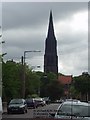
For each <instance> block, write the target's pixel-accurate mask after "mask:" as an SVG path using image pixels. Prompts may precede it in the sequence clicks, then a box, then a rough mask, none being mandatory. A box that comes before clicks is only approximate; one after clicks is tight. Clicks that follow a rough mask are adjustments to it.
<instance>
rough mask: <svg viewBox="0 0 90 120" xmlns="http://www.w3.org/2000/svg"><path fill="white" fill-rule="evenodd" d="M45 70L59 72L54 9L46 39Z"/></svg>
mask: <svg viewBox="0 0 90 120" xmlns="http://www.w3.org/2000/svg"><path fill="white" fill-rule="evenodd" d="M44 72H45V73H48V72H53V73H56V74H57V73H58V56H57V41H56V38H55V35H54V26H53V17H52V11H50V17H49V26H48V34H47V38H46V40H45V55H44Z"/></svg>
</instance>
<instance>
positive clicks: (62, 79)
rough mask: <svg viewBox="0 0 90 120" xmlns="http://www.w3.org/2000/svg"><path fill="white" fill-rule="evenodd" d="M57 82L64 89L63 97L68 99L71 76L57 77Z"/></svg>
mask: <svg viewBox="0 0 90 120" xmlns="http://www.w3.org/2000/svg"><path fill="white" fill-rule="evenodd" d="M58 81H59V83H60V84H62V85H63V87H64V96H66V98H70V86H71V84H72V82H73V77H72V75H59V76H58Z"/></svg>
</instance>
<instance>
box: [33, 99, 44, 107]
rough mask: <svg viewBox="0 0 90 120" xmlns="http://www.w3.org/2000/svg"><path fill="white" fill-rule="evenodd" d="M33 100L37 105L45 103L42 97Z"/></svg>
mask: <svg viewBox="0 0 90 120" xmlns="http://www.w3.org/2000/svg"><path fill="white" fill-rule="evenodd" d="M34 100H35V102H36V104H37V107H39V106H44V105H45V104H46V103H45V101H44V100H43V99H42V98H34Z"/></svg>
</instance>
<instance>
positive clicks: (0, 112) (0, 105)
mask: <svg viewBox="0 0 90 120" xmlns="http://www.w3.org/2000/svg"><path fill="white" fill-rule="evenodd" d="M2 112H3V111H2V99H1V97H0V120H1V118H2Z"/></svg>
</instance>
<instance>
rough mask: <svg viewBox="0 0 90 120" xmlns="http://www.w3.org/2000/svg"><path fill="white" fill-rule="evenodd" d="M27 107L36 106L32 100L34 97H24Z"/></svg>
mask: <svg viewBox="0 0 90 120" xmlns="http://www.w3.org/2000/svg"><path fill="white" fill-rule="evenodd" d="M26 103H27V107H28V108H37V103H36V101H35V100H34V98H28V99H26Z"/></svg>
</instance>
